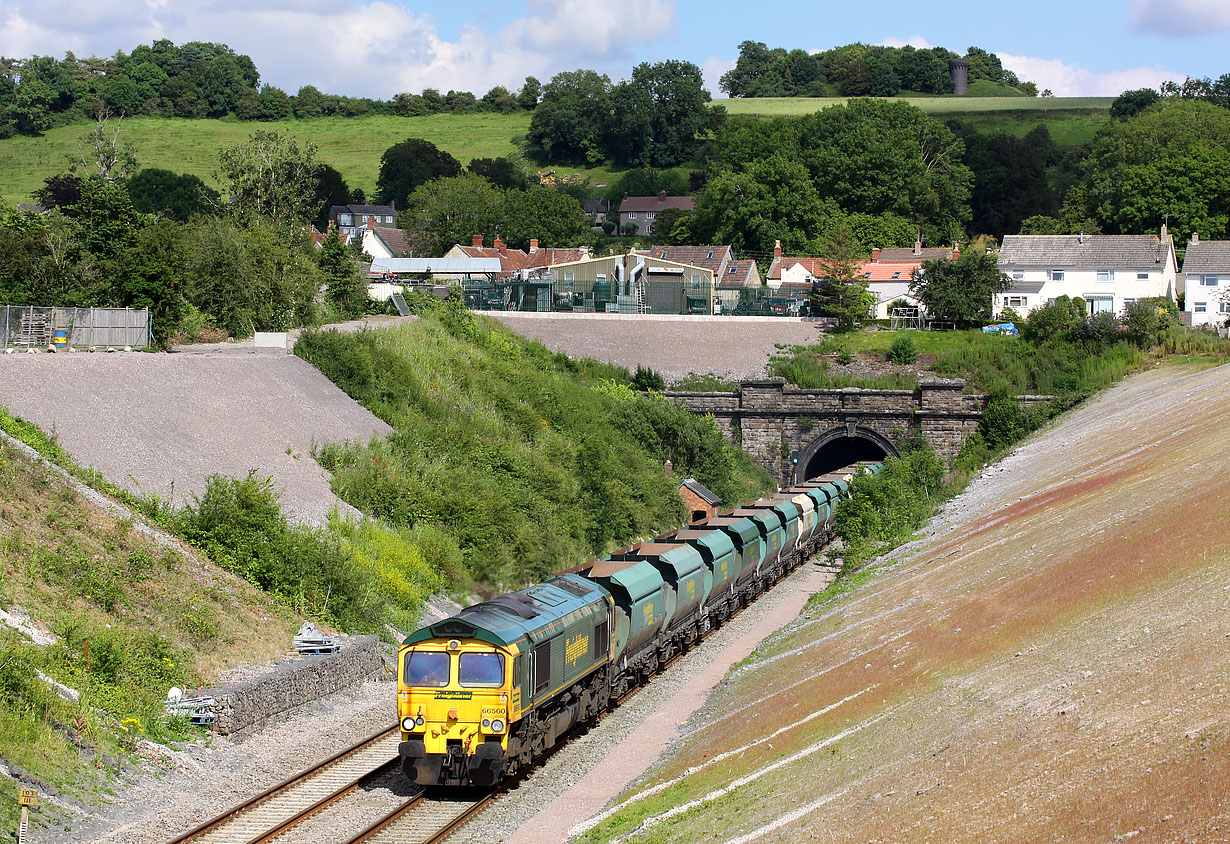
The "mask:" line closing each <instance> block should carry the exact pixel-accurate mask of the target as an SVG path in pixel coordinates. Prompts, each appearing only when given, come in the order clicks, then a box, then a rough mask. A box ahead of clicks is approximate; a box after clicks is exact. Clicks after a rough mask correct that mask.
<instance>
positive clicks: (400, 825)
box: [345, 792, 497, 844]
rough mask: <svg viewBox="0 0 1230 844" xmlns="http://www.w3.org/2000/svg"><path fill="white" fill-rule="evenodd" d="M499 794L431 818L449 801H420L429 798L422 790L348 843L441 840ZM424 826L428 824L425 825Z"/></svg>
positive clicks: (434, 842) (437, 842) (426, 843)
mask: <svg viewBox="0 0 1230 844" xmlns="http://www.w3.org/2000/svg"><path fill="white" fill-rule="evenodd" d="M496 797H497V794H496V793H492V794H487V795H485V796H483V797H481V798H479V799H478V800H475V801H474V802H473V803H471V804H470V805H469V806H466V807H465V808H463V809H461V811H459V812H446V816H445V817H444V818H432V817H430V815H431V814H432V813H433V812H434V813H436V814H439V810H440V809H441V808H442V807H444V806H445V805H446V801H427V803H428V805H426V806H424V805H421V804H422V803H423V802H424V800H425V799H426V798H424V796H423V793H422V792H420V793H419V794H416V795H415V796H414V797H411V798H410V799H409V800H407V801H406V802H405V803H403V804H402V805H401V806H398V807H397V808H396V809H394V810H393V811H392V812H390V813H389V814H387V815H385V816H384V817H383V818H380V819H379V820H377V821H376V822H375V823H373V824H372V825H371V826H369V827H367V828H366V829H364V830H363V831H362V832H360V833H358V834H357V835H355V836H354V837H353V838H350V839H347V840H346V842H345V844H363V842H372V844H440V842H442V841H444V840H445V839H446V838H448V837H449V836H450V835H452V834H453V833H454V832H456V831H457V830H458V829H459V828H460V827H462V826H464V825H465V824H467V823H469V822H470V821H471V820H472V819H473V818H474V817H475V816H476V815H478V814H479V813H480V812H482V811H483V810H484V809H486V808H487V807H489V806H490V805H491V804H492V802H494V801H495V799H496ZM415 809H418V811H417V812H416V811H415ZM441 821H442V823H441ZM424 826H426V827H427V828H426V829H424V828H423V827H424Z"/></svg>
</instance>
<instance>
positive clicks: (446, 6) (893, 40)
mask: <svg viewBox="0 0 1230 844" xmlns="http://www.w3.org/2000/svg"><path fill="white" fill-rule="evenodd" d="M157 38H169V39H171V40H172V41H174V42H175V43H177V44H180V43H183V42H185V41H216V42H222V43H225V44H228V45H230V46H231V48H233V49H234V50H235V51H236V52H239V53H246V54H248V55H249V56H251V57H252V59H253V60H254V61H255V62H256V66H257V68H258V69H259V70H260V72H261V74H262V81H263V82H265V83H269V84H273V85H277V86H279V87H282V88H284V89H286V90H287V91H288V93H292V94H293V93H294V92H295V91H296V90H298V88H299V86H301V85H306V84H311V85H315V86H316V87H317V88H319V89H321V90H322V91H326V92H328V93H334V94H348V95H352V96H366V97H378V98H381V99H387V98H389V97H391V96H392V95H393V94H395V93H398V92H399V91H411V92H416V93H417V92H418V91H421V90H422V89H423V88H438V89H440V90H441V91H447V90H449V89H456V90H467V91H473V92H474V93H475V94H477V95H480V96H481V95H482V94H483V93H484V92H486V91H487V90H489V89H490V88H491V87H493V86H495V85H503V86H505V87H507V88H509V89H511V90H514V91H515V90H517V89H519V88H520V87H521V83H522V81H523V80H524V79H525V77H526V76H527V75H533V76H535V77H537V78H538V79H540V80H541V81H543V82H546V81H547V80H548V79H550V77H551V76H552V75H553V74H555V73H557V72H559V71H563V70H575V69H576V68H580V67H584V68H592V69H595V70H599V71H601V72H604V73H607V74H609V75H610V76H611V78H612V79H615V80H618V79H621V78H626V77H627V76H628V75H629V74H630V72H631V68H632V67H633V66H635V65H636V64H639V63H640V62H643V61H649V62H654V61H661V60H663V59H685V60H688V61H691V62H694V63H696V64H697V65H699V66H700V67H701V68H702V69H703V70H704V72H705V79H706V82H707V83H708V85H709V90H710V91H711V93H712V94H713V95H714V96H715V97H721V96H724V95H723V94H722V93H721V92H720V91H719V90H718V87H717V83H718V79H719V78H720V77H721V75H722V73H724V72H725V71H727V70H729V69H730V68H731V67H733V66H734V62H735V59H736V58H737V56H738V53H739V43H740V42H742V41H744V40H754V41H763V42H765V43H766V44H768V45H769V46H770V47H786V48H787V49H794V48H802V49H805V50H808V51H812V52H815V51H818V50H824V49H828V48H830V47H834V46H838V45H841V44H848V43H851V42H854V41H861V42H864V43H869V44H891V45H896V46H899V45H901V44H906V43H909V44H913V45H915V46H939V47H947V48H948V49H950V50H954V51H956V52H961V53H963V52H964V51H965V49H966V48H967V47H969V46H971V45H974V46H978V47H981V48H983V49H985V50H989V51H991V52H993V53H997V54H998V55H999V56H1000V58H1001V60H1002V61H1003V64H1004V66H1005V67H1006V68H1008V69H1010V70H1013V71H1015V72H1016V73H1017V75H1018V76H1020V77H1021V78H1022V79H1029V80H1033V81H1035V82H1037V83H1038V87H1039V89H1046V88H1049V89H1050V90H1051V91H1052V92H1053V93H1054V94H1055V95H1056V96H1114V95H1116V94H1118V93H1120V92H1122V91H1124V90H1127V89H1129V88H1140V87H1157V86H1158V85H1160V84H1161V82H1162V81H1163V80H1165V79H1174V80H1177V81H1182V80H1183V79H1184V78H1185V77H1187V76H1197V77H1201V76H1209V77H1212V78H1217V77H1218V76H1220V75H1222V74H1223V73H1228V72H1230V0H1032V2H1030V3H1027V4H1022V3H1002V4H1001V3H990V4H981V6H978V5H975V4H972V3H962V4H960V5H957V4H954V3H946V2H943V0H938V2H937V0H932V2H930V3H919V2H908V3H907V2H903V0H880V2H877V3H874V4H873V5H870V6H869V5H864V4H861V3H850V2H848V0H847V2H804V0H758V2H755V3H746V2H735V1H734V0H504V2H500V3H494V2H487V0H469V2H458V0H450V2H445V0H418V1H417V2H400V0H0V55H4V56H8V57H24V56H30V55H53V56H62V55H63V54H64V53H65V51H68V50H71V51H73V52H74V53H76V54H77V55H78V56H87V55H97V56H110V55H113V54H115V52H116V51H119V50H123V51H125V52H127V51H130V50H131V49H132V48H133V47H135V46H136V45H138V44H147V43H150V42H151V41H153V40H154V39H157Z"/></svg>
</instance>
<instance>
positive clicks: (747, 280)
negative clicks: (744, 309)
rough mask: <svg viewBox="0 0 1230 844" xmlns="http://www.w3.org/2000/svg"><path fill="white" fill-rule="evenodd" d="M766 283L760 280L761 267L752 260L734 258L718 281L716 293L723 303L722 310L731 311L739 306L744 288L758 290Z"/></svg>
mask: <svg viewBox="0 0 1230 844" xmlns="http://www.w3.org/2000/svg"><path fill="white" fill-rule="evenodd" d="M763 286H764V284H763V283H762V282H761V280H760V267H758V266H756V262H755V261H752V260H750V259H749V260H746V261H735V260H732V261H731V262H730V263H729V264H728V265H727V267H726V270H725V272H723V273H722V275H721V277H720V278H719V279H718V281H717V293H716V294H715V295H716V296H717V298H718V301H719V302H720V303H721V306H722V312H723V313H730V312H731V311H733V310H734V309H735V308H737V307H738V306H739V301H740V300H741V299H742V298H743V292H742V291H744V290H752V291H758V290H760V289H761V288H762V287H763Z"/></svg>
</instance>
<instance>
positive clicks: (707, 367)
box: [486, 311, 820, 381]
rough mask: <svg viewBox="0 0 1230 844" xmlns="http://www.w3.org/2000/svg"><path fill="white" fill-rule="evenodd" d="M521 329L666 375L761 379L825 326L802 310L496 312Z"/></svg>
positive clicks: (564, 348)
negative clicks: (735, 313)
mask: <svg viewBox="0 0 1230 844" xmlns="http://www.w3.org/2000/svg"><path fill="white" fill-rule="evenodd" d="M486 316H490V317H494V318H495V319H497V320H499V321H500V322H502V323H504V324H505V325H507V326H508V327H509V328H511V329H512V330H513V331H515V332H517V333H518V334H522V335H524V336H526V337H533V338H534V339H537V340H541V341H542V343H543V345H545V346H546V347H547V348H548V349H551V350H552V351H556V352H563V353H564V354H567V355H569V356H571V357H574V358H579V357H590V358H595V359H596V360H599V361H603V362H610V363H615V364H618V365H620V366H623V367H627V368H628V369H632V370H635V369H636V367H637V366H638V365H640V366H648V367H650V368H652V369H654V370H657V371H658V372H660V373H661V374H662V376H663V377H664V378H666V380H667V381H672V380H676V379H679V378H682V377H684V376H685V375H687V374H688V373H689V372H696V373H700V374H703V373H712V374H713V375H717V376H719V377H721V378H726V379H729V380H734V381H738V380H743V379H748V378H761V377H763V376H764V374H765V364H767V363H768V361H769V355H771V354H772V353H773V352H774V351H775V349H774V344H776V343H784V344H787V345H793V344H807V343H814V342H816V340H817V338H818V337H819V336H820V327H819V325H818V324H817V323H815V322H807V321H805V320H803V319H801V318H798V317H703V316H667V315H631V314H533V313H518V312H505V311H492V312H489V313H487V314H486Z"/></svg>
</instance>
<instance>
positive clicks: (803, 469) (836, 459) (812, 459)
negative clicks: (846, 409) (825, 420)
mask: <svg viewBox="0 0 1230 844" xmlns="http://www.w3.org/2000/svg"><path fill="white" fill-rule="evenodd" d="M886 456H888V457H898V456H899V455H898V452H897V447H896V446H895V445H893V442H892V440H890V439H889V438H888V437H886V436H884V435H883V434H881V433H880V432H879V431H876V430H874V429H872V428H864V427H863V426H862V425H854V424H850V425H846V426H843V427H841V428H831V429H829V430H828V431H825V432H824V433H823V434H821V435H820V436H818V437H816V438H815V439H814V440H812V441H811V442H810V443H808V444H807V447H806V448H805V449H803V451H802V453H801V454H800V455H799V462H798V465H797V466H796V467H795V480H796V481H804V480H806V479H808V478H814V477H815V476H816V475H823V474H824V473H825V472H831V471H833V470H834V469H840V468H841V467H842V466H847V465H849V464H850V463H853V462H855V461H858V460H878V459H882V458H884V457H886Z"/></svg>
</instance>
